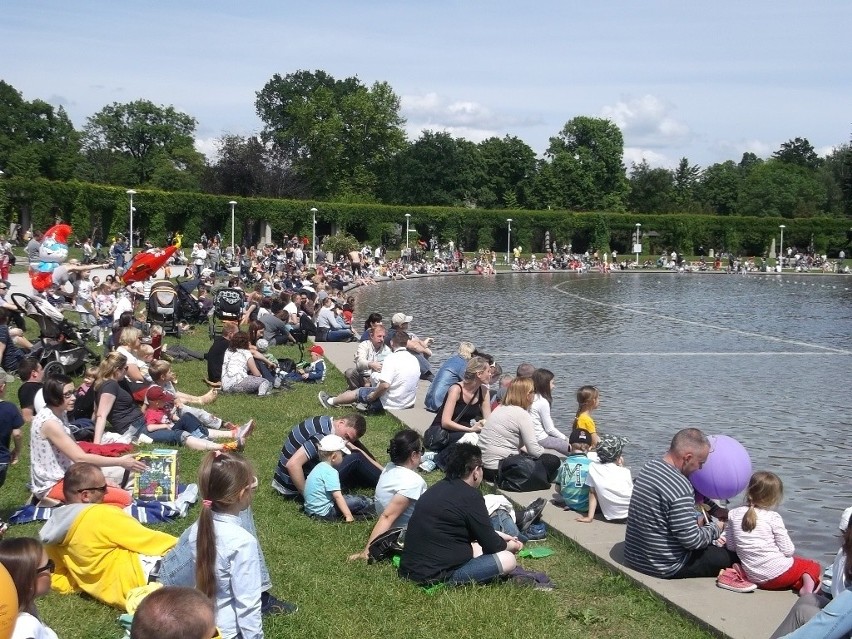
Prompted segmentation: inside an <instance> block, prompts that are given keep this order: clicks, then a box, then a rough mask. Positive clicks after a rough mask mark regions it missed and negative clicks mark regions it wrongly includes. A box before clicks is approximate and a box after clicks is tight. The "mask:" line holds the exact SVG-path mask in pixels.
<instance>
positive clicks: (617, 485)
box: [577, 435, 633, 523]
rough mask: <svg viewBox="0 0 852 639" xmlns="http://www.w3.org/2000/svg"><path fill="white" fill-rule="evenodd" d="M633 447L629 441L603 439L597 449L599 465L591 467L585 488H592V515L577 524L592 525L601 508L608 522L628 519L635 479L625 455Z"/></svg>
mask: <svg viewBox="0 0 852 639" xmlns="http://www.w3.org/2000/svg"><path fill="white" fill-rule="evenodd" d="M628 443H630V441H629V440H628V439H627V438H626V437H620V436H618V435H601V438H600V441H599V442H598V448H597V456H598V459H597V461H595V460H592V463H591V464H590V465H589V469H588V473H589V474H588V476H587V477H586V486H588V488H589V512H588V514H587V515H586V516H585V517H578V518H577V521H581V522H584V523H589V522H590V521H592V520H594V518H595V510H596V508H597V507H598V505H600V507H601V513H603V516H604V517H605V518H606V519H607V520H613V519H627V508H628V506H630V497H631V496H632V495H633V477H632V476H631V474H630V469H629V468H625V466H624V457H623V456H622V451H623V450H624V445H625V444H628Z"/></svg>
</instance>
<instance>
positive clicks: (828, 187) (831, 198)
mask: <svg viewBox="0 0 852 639" xmlns="http://www.w3.org/2000/svg"><path fill="white" fill-rule="evenodd" d="M850 169H852V145H849V144H841V145H840V146H838V147H835V148H834V150H832V152H831V153H829V154H828V156H826V158H825V159H824V161H823V163H822V166H820V168H819V171H818V175H819V178H820V180H821V181H822V183H823V185H824V186H825V192H826V201H825V205H824V206H823V210H824V211H825V213H826V214H827V215H832V216H841V215H845V214H848V212H852V207H850V202H849V196H850V195H852V193H850V192H849V190H848V189H849V186H850V175H849V171H850Z"/></svg>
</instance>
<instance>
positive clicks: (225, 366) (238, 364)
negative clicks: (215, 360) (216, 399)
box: [222, 348, 253, 391]
mask: <svg viewBox="0 0 852 639" xmlns="http://www.w3.org/2000/svg"><path fill="white" fill-rule="evenodd" d="M252 357H253V356H252V354H251V351H250V350H248V349H245V348H241V349H240V350H238V351H232V350H231V349H230V348H229V349H228V350H227V351H225V360H224V362H223V363H222V390H223V391H226V390H229V389H230V388H231V387H232V386H234V384H237V383H238V382H240V381H242V380H244V379H245V378H246V377H248V361H249V360H250V359H251V358H252Z"/></svg>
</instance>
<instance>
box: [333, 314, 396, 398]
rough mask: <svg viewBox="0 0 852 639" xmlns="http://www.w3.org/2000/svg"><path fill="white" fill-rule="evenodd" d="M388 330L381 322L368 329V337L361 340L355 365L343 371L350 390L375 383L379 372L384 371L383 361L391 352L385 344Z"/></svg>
mask: <svg viewBox="0 0 852 639" xmlns="http://www.w3.org/2000/svg"><path fill="white" fill-rule="evenodd" d="M386 332H387V330H386V329H385V327H384V326H382V324H381V322H379V323H378V324H376V325H375V326H371V327H370V328H368V329H367V335H368V337H367V339H366V340H363V341H361V342H360V343H359V344H358V348H357V349H355V366H354V367H353V368H347V369H346V372H345V373H343V376H344V377H346V381H347V383H348V384H349V389H350V390H355V389H357V388H361V387H362V386H373V385H374V382H375V380H376V378H377V377H378V374H379V373H381V372H382V362H384V361H385V358H386V357H387V356H388V355H390V354H391V349H390V346H388V345H387V344H385V333H386ZM375 383H377V382H375Z"/></svg>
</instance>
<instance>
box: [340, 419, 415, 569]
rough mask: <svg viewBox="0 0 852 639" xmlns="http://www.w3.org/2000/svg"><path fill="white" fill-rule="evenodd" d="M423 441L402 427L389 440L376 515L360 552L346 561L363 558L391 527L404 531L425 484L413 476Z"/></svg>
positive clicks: (377, 487)
mask: <svg viewBox="0 0 852 639" xmlns="http://www.w3.org/2000/svg"><path fill="white" fill-rule="evenodd" d="M423 450H424V449H423V440H422V439H421V438H420V435H419V434H418V433H417V431H414V430H411V429H410V428H405V429H403V430H401V431H399V432H398V433H397V434H396V435H394V436H393V439H391V440H390V445H389V446H388V456H389V457H390V459H391V463H390V464H388V465H387V466H385V469H384V470H383V471H382V474H381V477H379V483H378V484H376V513H377V514H378V515H379V518H378V520H377V521H376V525H375V526H373V531H372V532H371V533H370V537H369V539H367V545H366V546H365V547H364V550H363V551H361V552H359V553H355V554H354V555H350V556H349V559H350V560H354V559H367V558H368V556H369V555H368V551H369V548H370V544H371V543H373V540H374V539H375V538H376V537H378V536H379V535H382V534H384V533H386V532H387V531H388V530H390V529H391V528H405V527H406V526H408V520H409V519H411V515H412V513H413V512H414V507H415V505H416V504H417V500H418V499H420V496H421V495H422V494H423V493H425V492H426V482H425V481H424V480H423V478H422V477H421V476H420V475H419V474H418V473H417V466H418V465H419V464H420V462H421V461H423Z"/></svg>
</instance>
